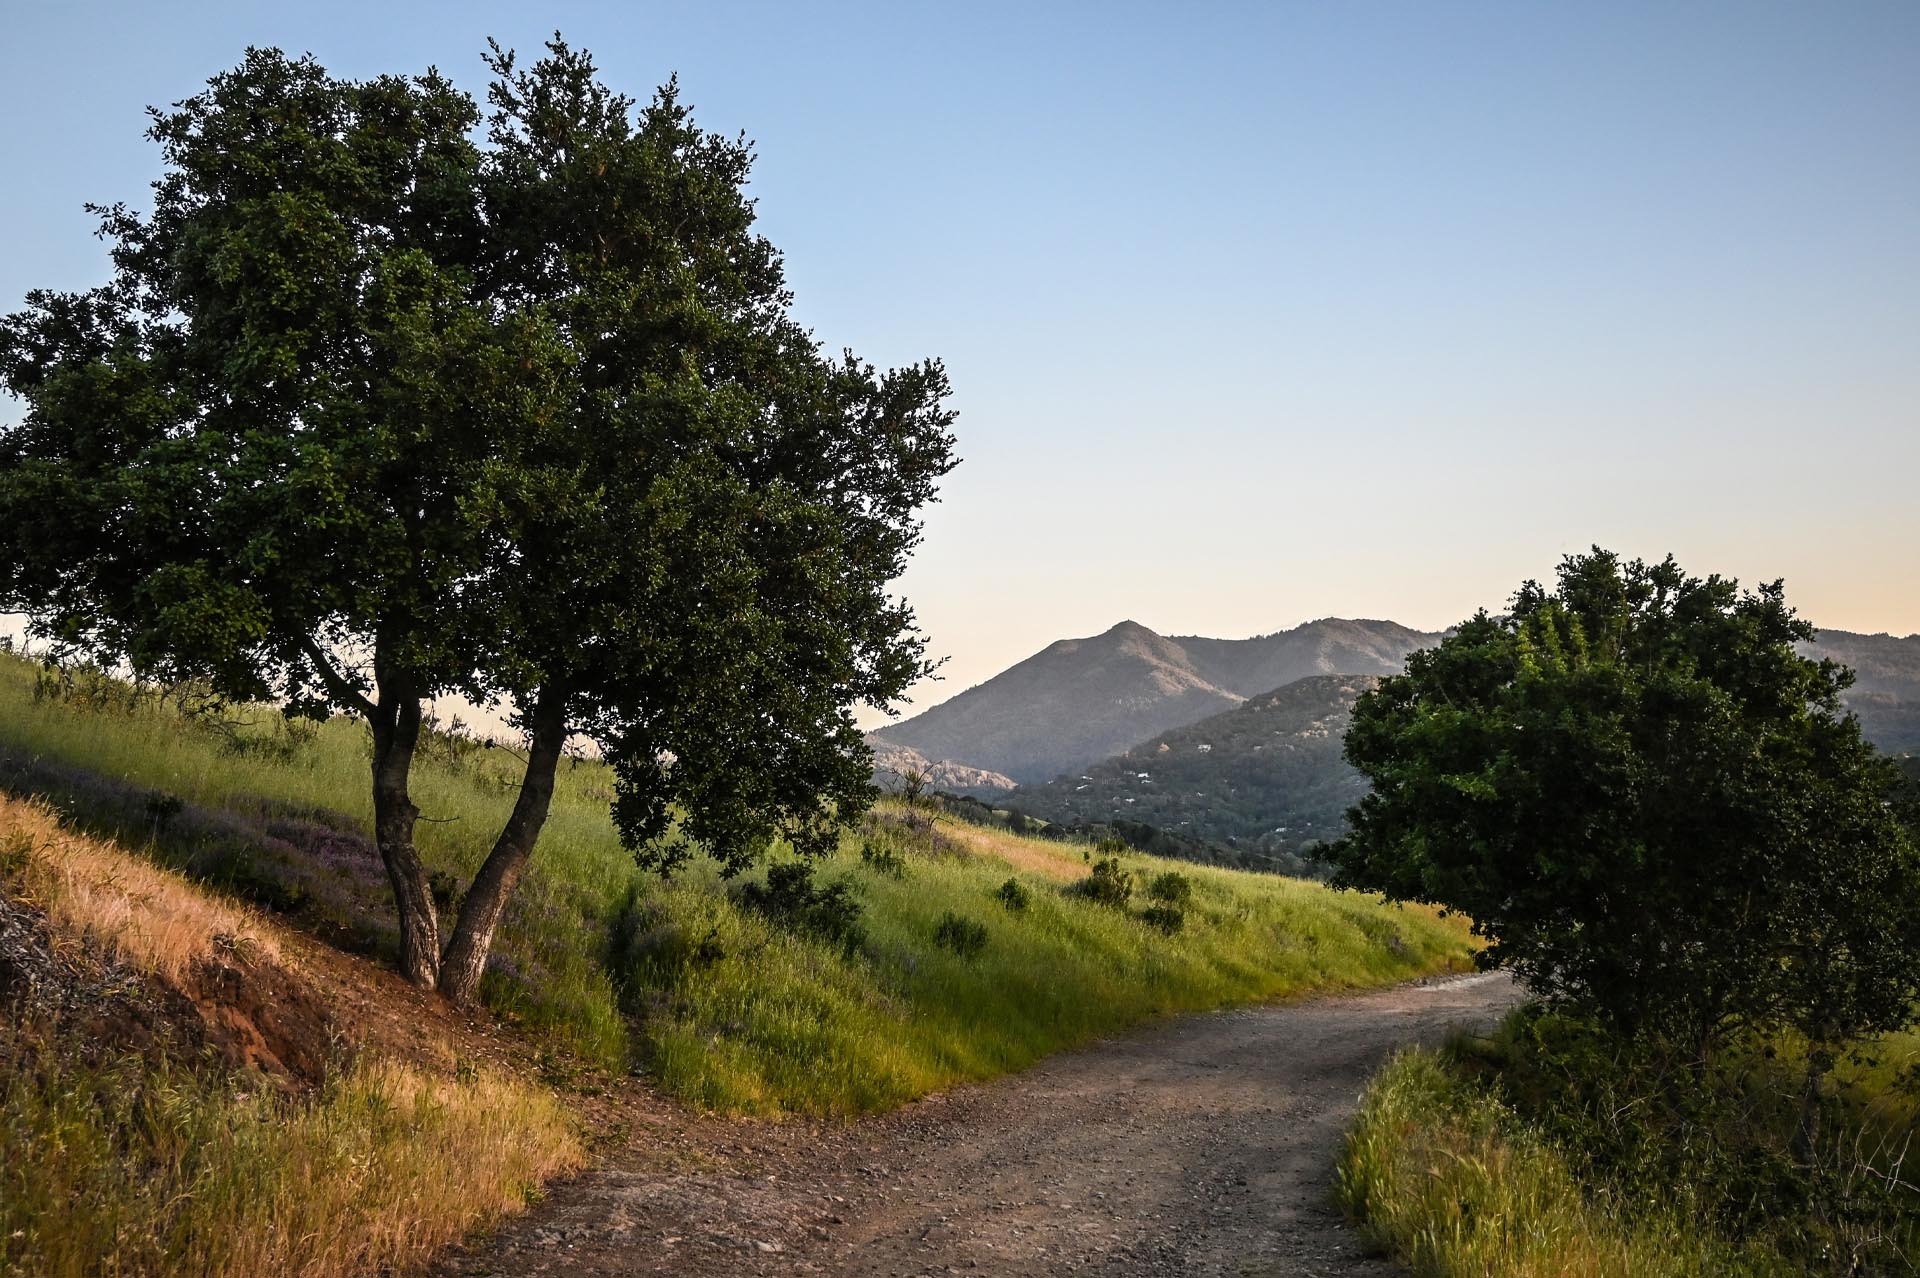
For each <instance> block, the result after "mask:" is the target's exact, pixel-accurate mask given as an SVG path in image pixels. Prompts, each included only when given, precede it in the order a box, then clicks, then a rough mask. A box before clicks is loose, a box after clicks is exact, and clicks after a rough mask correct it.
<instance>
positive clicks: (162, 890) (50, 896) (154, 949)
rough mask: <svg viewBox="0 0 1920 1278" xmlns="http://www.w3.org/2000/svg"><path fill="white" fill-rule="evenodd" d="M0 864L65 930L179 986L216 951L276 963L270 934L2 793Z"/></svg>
mask: <svg viewBox="0 0 1920 1278" xmlns="http://www.w3.org/2000/svg"><path fill="white" fill-rule="evenodd" d="M0 863H4V864H5V865H6V866H8V867H10V868H11V869H12V870H13V873H14V874H15V875H16V876H17V877H18V879H19V880H20V881H21V883H22V885H23V886H24V888H25V895H26V898H27V900H28V901H29V902H30V903H31V904H33V905H35V906H36V907H38V908H40V909H42V910H44V911H45V912H46V913H47V915H48V917H49V918H51V919H52V920H53V921H54V922H55V923H57V924H59V925H60V926H61V927H62V928H64V929H65V930H68V931H71V932H73V933H74V934H76V935H78V936H80V937H81V938H83V939H85V940H87V941H90V942H92V943H93V944H96V945H99V946H101V947H102V948H104V949H107V950H110V951H111V952H113V953H114V954H115V955H116V956H118V957H119V958H120V959H121V960H122V961H124V962H126V963H129V964H131V965H133V966H134V967H137V968H139V969H141V970H142V971H145V972H149V973H152V974H154V975H156V976H159V977H161V978H162V979H163V980H165V981H166V982H167V983H169V984H171V985H174V986H180V985H182V984H183V983H184V982H185V980H186V978H187V976H188V974H189V973H190V972H192V971H193V969H194V968H196V967H197V966H199V965H200V964H202V963H204V962H206V961H207V960H208V959H210V958H212V957H213V954H214V950H215V948H216V946H222V945H225V946H230V947H231V946H244V947H249V948H251V949H252V950H253V952H255V953H259V954H264V955H265V956H267V957H269V958H278V957H279V952H280V951H279V947H278V946H277V945H276V944H275V943H274V940H273V935H272V932H271V929H269V928H268V927H266V926H265V925H264V924H263V923H262V922H261V921H260V920H259V919H258V918H257V917H255V916H253V915H252V914H251V913H249V912H248V911H246V910H244V909H242V908H241V907H239V906H236V905H233V904H230V903H228V902H225V901H221V900H219V899H217V898H215V897H213V896H211V895H209V894H208V893H206V892H204V891H202V890H201V889H199V888H197V887H195V886H194V885H193V884H191V883H189V882H187V881H186V880H185V879H183V878H181V877H180V876H179V875H177V874H169V873H167V872H166V871H165V870H162V869H159V868H157V867H156V866H154V865H153V864H151V863H150V862H148V861H144V860H142V859H140V858H138V857H135V856H130V855H129V854H127V853H125V852H123V851H121V850H120V849H119V848H117V847H115V846H113V845H112V844H110V843H105V842H102V841H100V840H98V839H90V838H88V837H86V836H85V835H81V834H75V833H74V832H73V831H71V830H68V829H65V828H63V827H62V826H61V824H60V821H59V818H58V817H57V816H56V815H55V814H54V812H53V811H52V809H50V808H48V807H46V806H45V805H44V804H41V803H38V802H34V801H32V800H22V799H14V798H10V797H7V796H5V795H0Z"/></svg>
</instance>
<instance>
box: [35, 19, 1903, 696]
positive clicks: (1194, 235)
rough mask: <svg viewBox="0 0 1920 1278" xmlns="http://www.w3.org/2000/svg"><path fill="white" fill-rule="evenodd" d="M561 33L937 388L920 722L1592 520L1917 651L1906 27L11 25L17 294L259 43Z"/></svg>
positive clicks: (152, 165) (351, 71)
mask: <svg viewBox="0 0 1920 1278" xmlns="http://www.w3.org/2000/svg"><path fill="white" fill-rule="evenodd" d="M556 27H557V28H559V29H560V30H562V31H563V32H564V33H565V35H566V36H567V38H568V39H569V40H570V41H571V42H572V43H574V44H576V45H581V46H584V47H586V48H588V49H590V50H592V52H593V53H594V55H595V57H596V59H597V60H598V62H599V63H600V65H601V67H602V70H603V72H604V73H605V75H606V76H607V78H608V79H609V80H611V81H612V82H614V83H615V84H617V85H619V86H620V87H622V88H623V89H625V90H627V91H628V92H630V93H632V94H634V95H636V96H644V95H645V94H646V93H648V92H649V91H650V90H651V88H652V86H654V85H656V84H658V83H659V82H661V81H662V80H664V79H665V78H666V77H667V76H668V75H669V74H671V73H677V74H678V75H679V77H680V82H681V85H682V88H683V93H684V97H685V99H686V100H687V101H689V102H691V103H692V104H693V105H694V107H695V111H696V118H697V119H698V120H699V121H700V122H701V123H702V124H704V125H705V126H707V127H709V128H713V129H717V130H721V131H724V132H727V133H734V132H745V133H746V134H747V135H748V136H749V137H751V138H752V139H754V141H755V143H756V146H757V150H758V154H759V157H760V159H759V162H758V164H757V166H756V168H755V171H754V178H753V185H752V191H753V193H754V194H755V195H756V196H757V198H758V200H759V211H760V214H761V229H762V230H763V231H764V233H765V234H766V235H767V236H768V237H769V238H770V239H771V240H772V241H773V242H774V243H775V244H776V245H777V246H779V247H780V248H781V250H782V251H783V252H784V253H785V256H786V259H787V265H788V272H789V278H790V282H791V284H792V286H793V288H794V291H795V293H796V298H797V301H796V309H797V311H798V313H799V315H800V317H801V318H802V320H803V321H804V322H805V323H806V324H807V325H808V326H809V327H811V328H812V329H813V331H814V333H815V335H816V336H817V337H818V338H819V340H820V341H821V342H822V343H823V344H824V345H825V346H826V347H828V348H829V349H832V350H838V349H839V348H841V347H851V348H852V349H853V350H855V351H856V352H857V353H858V354H860V355H861V356H862V357H864V358H866V359H869V360H871V361H873V362H875V363H878V364H882V365H896V364H902V363H907V362H911V361H913V360H917V359H919V358H922V357H924V356H929V355H934V356H939V357H940V358H942V359H943V360H944V361H945V362H946V365H947V368H948V371H949V373H950V375H951V377H952V380H953V384H954V392H955V393H954V399H953V405H954V407H955V408H957V409H958V411H959V413H960V417H959V422H958V426H957V433H958V439H959V445H958V451H959V454H960V456H961V457H962V458H963V461H962V464H961V465H960V467H959V468H958V469H957V470H956V471H955V472H954V473H953V475H952V476H951V477H950V478H949V480H948V481H947V484H946V486H945V489H944V493H943V497H942V501H941V503H940V505H938V506H937V507H935V508H934V509H933V511H932V512H931V513H930V515H929V518H928V521H927V529H926V538H925V542H924V544H923V545H922V546H921V548H920V550H919V551H918V553H917V555H916V557H915V559H914V562H913V565H912V567H911V569H910V570H909V571H908V573H907V575H906V577H905V578H904V579H903V580H902V582H901V590H902V591H903V592H904V593H905V595H906V596H907V597H908V598H909V599H910V600H911V601H912V603H913V604H914V605H915V607H916V609H917V610H918V615H919V618H920V621H921V624H922V627H923V629H924V630H925V632H926V634H927V635H928V637H929V640H930V644H931V651H932V652H933V653H934V654H936V655H938V656H940V657H943V658H945V659H946V666H945V668H944V670H943V672H942V679H941V680H940V681H939V682H936V683H933V684H930V685H928V686H925V687H923V688H921V689H920V690H918V691H917V692H916V694H915V704H914V706H913V707H912V709H916V710H917V709H920V708H924V707H925V706H927V705H930V704H933V703H935V702H938V701H939V700H941V699H943V698H945V697H947V696H951V695H953V694H954V693H957V692H959V691H961V690H963V689H965V688H966V687H969V686H971V685H972V684H975V683H978V682H980V681H982V680H984V679H986V678H988V677H990V676H991V675H993V674H995V673H997V672H998V671H999V670H1001V669H1003V668H1005V667H1006V666H1008V665H1010V664H1012V663H1013V662H1015V661H1018V660H1020V659H1022V658H1024V657H1026V656H1028V655H1030V654H1031V653H1033V652H1034V651H1037V650H1038V649H1040V648H1042V647H1044V646H1046V645H1047V644H1048V643H1050V642H1052V641H1053V640H1055V639H1058V638H1062V637H1068V636H1077V635H1086V634H1093V633H1098V632H1099V631H1102V630H1105V629H1107V628H1108V627H1109V626H1111V625H1113V624H1114V623H1116V622H1118V621H1120V620H1122V619H1129V618H1130V619H1133V620H1136V621H1139V622H1141V623H1143V624H1145V625H1148V626H1150V627H1152V628H1154V629H1156V630H1159V631H1161V632H1162V633H1169V634H1205V635H1214V636H1223V637H1240V636H1246V635H1252V634H1263V633H1268V632H1271V631H1274V630H1279V629H1283V628H1286V627H1290V626H1293V625H1296V624H1298V623H1300V622H1302V621H1306V620H1310V619H1313V618H1316V617H1325V616H1346V617H1376V618H1379V617H1384V618H1392V619H1394V620H1397V621H1401V622H1404V623H1406V624H1408V625H1413V626H1417V627H1421V628H1429V629H1437V628H1440V627H1443V626H1446V625H1449V624H1452V623H1454V622H1457V621H1459V620H1461V619H1462V618H1464V617H1466V616H1469V615H1471V614H1472V613H1473V612H1474V611H1475V610H1476V609H1478V608H1481V607H1488V608H1498V607H1499V606H1500V605H1501V604H1502V603H1503V602H1504V601H1505V600H1506V598H1507V597H1508V596H1509V594H1510V593H1511V592H1512V590H1513V589H1514V587H1515V586H1517V585H1518V584H1519V583H1520V582H1521V581H1522V580H1524V579H1526V578H1529V577H1536V578H1545V577H1547V576H1549V575H1550V574H1551V572H1552V569H1553V567H1554V565H1555V563H1556V562H1557V561H1558V560H1559V558H1560V557H1561V556H1562V555H1564V554H1567V553H1570V552H1574V551H1578V550H1582V549H1584V548H1586V547H1587V546H1589V545H1591V544H1596V543H1597V544H1600V545H1604V546H1607V547H1609V548H1612V549H1615V550H1618V551H1621V552H1623V553H1626V554H1629V555H1637V556H1643V557H1649V558H1651V557H1658V556H1662V555H1665V554H1667V553H1673V554H1675V555H1676V556H1678V558H1679V559H1680V562H1681V563H1682V564H1683V565H1684V566H1686V567H1687V568H1688V569H1690V570H1691V571H1694V572H1696V573H1707V572H1719V573H1723V574H1727V575H1732V576H1737V577H1739V578H1741V579H1742V580H1744V581H1749V582H1757V581H1760V580H1770V579H1772V578H1775V577H1784V578H1785V579H1786V581H1787V589H1788V598H1789V600H1790V601H1792V602H1794V603H1795V604H1796V605H1797V606H1798V607H1799V608H1800V610H1801V612H1802V613H1803V614H1804V615H1806V616H1807V617H1809V618H1811V619H1812V620H1813V621H1814V622H1815V623H1816V624H1820V625H1825V626H1831V627H1836V628H1842V629H1851V630H1864V631H1890V632H1893V633H1896V634H1905V633H1910V632H1915V631H1920V500H1917V499H1916V498H1917V497H1920V483H1917V482H1916V479H1917V478H1920V5H1917V4H1914V3H1911V0H1890V2H1888V3H1837V4H1830V5H1808V4H1804V3H1796V4H1768V3H1740V4H1731V3H1729V4H1708V3H1693V2H1683V3H1674V2H1672V0H1667V2H1664V3H1648V4H1630V3H1612V4H1606V5H1583V6H1573V5H1541V4H1536V3H1498V4H1495V3H1470V2H1467V0H1461V2H1457V3H1445V4H1434V3H1430V2H1421V3H1384V2H1381V3H1373V2H1366V0H1356V2H1355V3H1326V4H1318V5H1306V4H1280V3H1273V4H1247V5H1233V4H1180V5H1174V4H1165V5H1159V6H1146V5H1127V4H1112V3H1109V4H1088V5H1070V4H1046V5H1040V4H1034V3H1032V2H1031V0H1028V2H1027V3H1022V4H1009V5H999V4H991V3H980V4H968V5H931V4H899V3H894V4H876V5H871V6H853V5H818V6H816V5H802V4H795V3H787V4H771V5H765V6H756V5H734V4H719V3H716V4H699V5H695V4H651V3H633V2H628V3H603V4H586V3H549V4H542V5H538V6H529V5H525V4H485V3H464V4H424V3H414V4H393V3H387V4H380V5H373V4H355V3H331V4H310V5H298V6H295V5H272V4H188V3H178V4H154V3H138V4H135V3H122V4H101V3H87V2H85V0H66V2H65V3H60V4H51V3H45V4H42V3H34V4H29V3H23V2H22V0H0V118H4V119H6V120H7V121H8V124H7V126H6V128H5V129H4V130H0V245H4V248H3V249H0V308H5V309H13V308H14V307H16V306H17V305H18V304H19V300H20V298H21V297H22V295H23V294H24V293H25V292H26V290H28V289H29V288H33V287H43V286H44V287H55V288H82V287H87V286H89V285H92V284H94V283H98V282H100V281H101V280H102V279H103V278H104V275H105V270H106V260H105V253H104V249H103V247H102V246H101V245H100V244H99V243H98V242H97V241H96V240H94V239H93V238H92V235H91V232H92V226H93V224H92V219H91V218H89V217H88V215H87V214H86V213H85V212H84V211H83V209H82V205H83V204H84V203H86V202H87V201H89V200H91V201H96V202H111V201H116V200H124V201H128V202H129V203H132V204H134V205H136V206H139V205H140V204H141V203H142V201H143V200H144V199H145V196H146V188H147V183H149V182H150V181H151V180H152V179H153V178H154V177H155V176H156V175H157V173H158V166H157V158H156V153H155V149H154V148H153V146H152V144H151V143H149V142H147V141H145V140H144V138H143V137H142V132H143V129H144V115H143V110H144V108H145V107H146V106H147V105H148V104H150V103H153V104H164V103H168V102H171V101H174V100H176V99H179V98H181V97H185V96H187V95H189V94H190V93H192V92H194V91H195V90H196V89H197V88H198V87H199V85H200V84H201V83H202V82H203V81H204V80H205V79H206V77H208V76H209V75H211V74H213V73H214V72H216V71H218V70H220V69H222V68H224V67H227V66H230V65H232V64H233V63H234V62H236V61H237V60H238V59H239V57H240V54H241V52H242V50H243V49H244V48H245V47H246V46H247V45H249V44H257V45H277V46H280V47H282V48H285V49H287V50H289V51H304V52H311V53H313V54H315V55H316V56H317V57H318V58H319V59H320V60H321V61H322V62H323V63H325V64H326V65H327V66H328V67H329V69H331V70H333V71H334V72H336V73H338V74H343V75H352V76H364V75H373V74H378V73H385V72H414V71H418V70H421V69H423V68H425V67H426V66H428V65H435V66H438V67H439V68H440V69H441V70H443V71H445V72H446V73H447V74H448V75H450V76H451V77H452V78H453V79H454V80H455V82H456V83H458V84H460V85H461V86H463V87H465V88H467V89H468V90H470V91H471V92H474V93H475V94H476V95H478V94H480V93H482V92H483V90H484V86H485V78H486V77H485V71H484V69H483V67H482V66H481V62H480V53H481V51H482V50H483V49H484V48H485V41H486V37H487V36H489V35H492V36H494V37H496V38H498V39H499V40H500V41H501V43H502V44H506V45H509V46H517V47H519V48H521V49H522V50H527V51H532V50H535V49H536V48H537V46H538V45H539V43H540V41H541V40H542V39H543V38H544V37H545V36H546V35H548V34H550V33H551V31H552V30H553V29H554V28H556ZM17 412H18V409H17V408H11V407H8V406H6V405H4V404H0V414H15V413H17ZM0 420H4V418H0ZM875 721H877V719H876V716H873V715H869V716H868V717H867V720H866V722H868V723H872V722H875Z"/></svg>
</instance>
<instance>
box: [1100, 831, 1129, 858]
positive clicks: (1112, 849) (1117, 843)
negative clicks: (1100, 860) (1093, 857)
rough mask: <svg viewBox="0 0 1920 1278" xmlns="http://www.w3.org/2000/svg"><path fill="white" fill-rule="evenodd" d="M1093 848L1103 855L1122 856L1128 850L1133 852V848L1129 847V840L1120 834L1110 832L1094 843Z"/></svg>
mask: <svg viewBox="0 0 1920 1278" xmlns="http://www.w3.org/2000/svg"><path fill="white" fill-rule="evenodd" d="M1093 850H1094V851H1095V852H1098V853H1099V854H1100V855H1101V856H1121V855H1123V854H1125V853H1127V852H1131V851H1132V850H1133V849H1132V848H1129V847H1128V846H1127V841H1126V840H1125V839H1123V838H1121V837H1120V836H1119V835H1117V834H1109V835H1107V836H1106V837H1105V838H1103V839H1101V840H1100V841H1099V842H1098V843H1096V844H1094V845H1093Z"/></svg>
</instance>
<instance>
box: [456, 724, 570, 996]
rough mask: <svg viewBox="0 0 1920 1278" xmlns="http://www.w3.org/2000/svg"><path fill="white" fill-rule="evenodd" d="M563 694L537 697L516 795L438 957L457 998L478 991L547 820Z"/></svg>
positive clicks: (561, 737)
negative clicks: (503, 920) (509, 902)
mask: <svg viewBox="0 0 1920 1278" xmlns="http://www.w3.org/2000/svg"><path fill="white" fill-rule="evenodd" d="M566 700H567V698H566V693H565V692H564V691H563V690H562V689H560V688H556V687H546V688H542V689H541V690H540V693H539V695H538V696H537V697H536V698H535V700H534V706H533V714H532V716H531V719H532V722H531V723H530V724H529V725H528V726H529V727H530V728H531V729H532V731H533V743H532V748H531V749H530V750H529V751H528V752H527V771H526V776H525V778H524V779H523V780H522V781H521V784H520V797H519V799H518V800H517V801H516V802H515V803H514V805H513V814H512V815H511V816H509V817H508V818H507V823H506V825H505V826H504V827H503V828H502V829H501V831H500V837H499V838H498V839H496V840H494V844H493V850H492V851H491V852H489V853H488V854H487V859H486V861H485V862H484V863H483V864H482V865H481V866H480V872H479V873H478V874H476V875H474V876H473V884H472V886H470V887H469V888H468V889H467V894H466V896H465V898H463V899H462V900H461V902H460V917H459V920H458V922H456V923H455V925H454V929H453V939H452V940H451V941H449V942H448V944H447V952H446V954H445V955H443V956H442V957H441V960H440V992H441V993H442V994H444V995H446V996H447V997H448V998H449V999H452V1000H453V1001H454V1002H456V1003H465V1002H469V1001H471V1000H472V999H473V997H474V995H475V994H476V993H478V992H479V989H480V974H481V973H482V972H484V971H485V970H486V966H487V952H488V951H489V950H491V949H492V948H493V934H494V931H495V929H497V928H498V927H499V926H500V916H501V915H502V914H504V913H505V912H506V908H507V900H508V898H509V897H511V896H512V895H513V889H514V887H515V886H516V885H517V884H518V883H519V882H520V875H521V873H522V872H523V871H524V870H525V869H526V868H527V859H528V858H529V857H530V856H532V855H533V845H534V841H535V840H537V839H538V838H539V837H540V827H541V826H543V825H544V824H546V820H547V809H548V808H549V807H550V806H551V805H552V803H553V779H554V773H555V771H556V770H557V769H558V767H559V764H560V755H561V752H562V750H563V749H564V748H565V746H566V743H567V715H566Z"/></svg>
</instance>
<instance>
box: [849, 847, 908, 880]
mask: <svg viewBox="0 0 1920 1278" xmlns="http://www.w3.org/2000/svg"><path fill="white" fill-rule="evenodd" d="M860 860H861V862H862V863H863V864H864V865H865V866H866V867H867V868H868V869H870V870H872V871H874V872H875V873H876V874H884V875H887V876H888V877H889V878H895V879H904V878H906V877H907V858H905V857H904V856H901V855H900V852H899V850H898V849H896V848H895V847H894V846H893V845H892V844H891V843H888V842H885V841H884V840H879V839H866V840H863V841H862V842H861V844H860Z"/></svg>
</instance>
